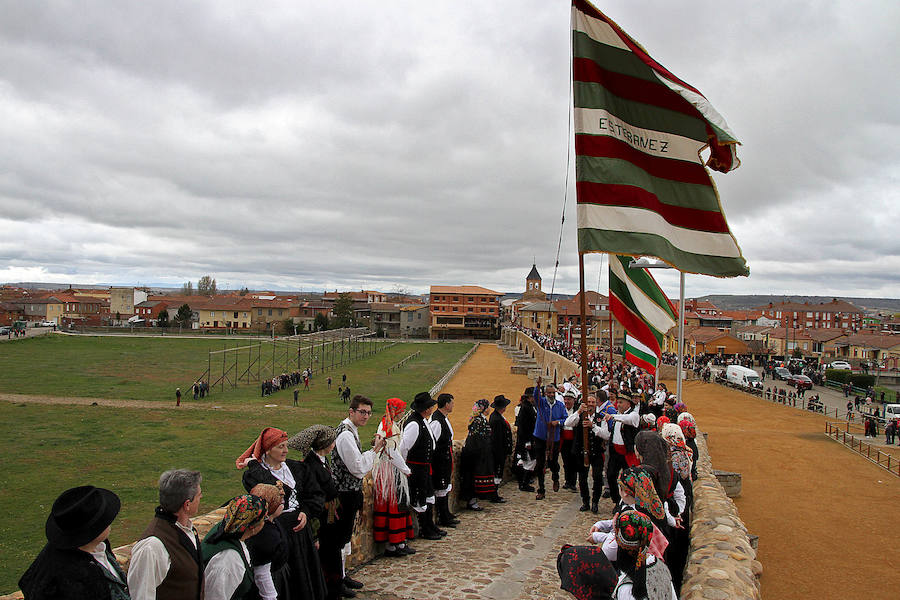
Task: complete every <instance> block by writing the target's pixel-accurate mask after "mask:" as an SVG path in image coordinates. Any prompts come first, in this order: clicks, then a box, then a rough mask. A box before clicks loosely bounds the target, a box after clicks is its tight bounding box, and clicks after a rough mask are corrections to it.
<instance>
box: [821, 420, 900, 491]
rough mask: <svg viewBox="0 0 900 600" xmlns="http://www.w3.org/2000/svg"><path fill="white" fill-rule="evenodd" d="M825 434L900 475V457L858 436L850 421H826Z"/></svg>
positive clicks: (890, 471) (892, 472)
mask: <svg viewBox="0 0 900 600" xmlns="http://www.w3.org/2000/svg"><path fill="white" fill-rule="evenodd" d="M825 435H827V436H828V437H830V438H831V439H833V440H834V441H836V442H840V443H841V444H843V445H844V446H846V447H847V448H850V449H851V450H853V451H854V452H856V453H857V454H859V455H860V456H862V457H864V458H866V459H867V460H869V461H871V462H872V463H874V464H876V465H878V466H879V467H881V468H883V469H885V470H886V471H888V472H889V473H891V474H892V475H896V476H897V477H900V458H898V457H896V456H893V455H891V454H888V453H887V452H882V451H881V450H879V449H878V448H876V447H874V446H872V444H869V443H867V442H864V441H862V440H861V439H859V438H857V437H856V436H855V435H853V434H852V433H850V423H847V422H832V421H826V422H825Z"/></svg>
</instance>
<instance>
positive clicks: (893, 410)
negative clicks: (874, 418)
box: [884, 404, 900, 421]
mask: <svg viewBox="0 0 900 600" xmlns="http://www.w3.org/2000/svg"><path fill="white" fill-rule="evenodd" d="M884 419H885V421H893V420H894V419H900V404H885V405H884Z"/></svg>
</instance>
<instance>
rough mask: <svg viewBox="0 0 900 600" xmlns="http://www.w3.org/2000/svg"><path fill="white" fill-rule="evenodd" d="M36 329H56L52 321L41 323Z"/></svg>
mask: <svg viewBox="0 0 900 600" xmlns="http://www.w3.org/2000/svg"><path fill="white" fill-rule="evenodd" d="M38 327H56V323H54V322H53V321H41V322H40V324H39V325H38Z"/></svg>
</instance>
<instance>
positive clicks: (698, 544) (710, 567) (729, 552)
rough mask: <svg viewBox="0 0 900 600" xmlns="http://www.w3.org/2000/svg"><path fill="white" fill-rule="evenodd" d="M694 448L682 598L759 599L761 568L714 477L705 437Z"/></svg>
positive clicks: (748, 538)
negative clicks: (697, 453) (695, 456)
mask: <svg viewBox="0 0 900 600" xmlns="http://www.w3.org/2000/svg"><path fill="white" fill-rule="evenodd" d="M697 447H698V448H699V450H700V456H699V459H698V461H697V474H698V479H697V481H695V482H694V517H693V522H692V523H691V548H690V557H689V558H688V564H687V567H686V569H685V576H684V583H683V584H682V587H681V599H682V600H758V599H759V598H761V594H760V586H759V581H758V577H759V576H760V575H762V565H761V564H760V563H759V562H758V561H757V560H756V550H755V549H754V548H753V545H752V543H751V536H750V535H749V534H748V533H747V528H746V527H745V526H744V523H743V521H741V518H740V516H739V515H738V510H737V507H736V506H735V505H734V502H732V501H731V499H730V498H729V497H728V495H727V494H726V493H725V489H724V488H723V487H722V485H721V484H720V483H719V481H718V479H717V478H716V475H715V473H714V471H713V468H712V460H711V459H710V456H709V449H708V447H707V445H706V440H705V439H704V436H702V435H700V436H697Z"/></svg>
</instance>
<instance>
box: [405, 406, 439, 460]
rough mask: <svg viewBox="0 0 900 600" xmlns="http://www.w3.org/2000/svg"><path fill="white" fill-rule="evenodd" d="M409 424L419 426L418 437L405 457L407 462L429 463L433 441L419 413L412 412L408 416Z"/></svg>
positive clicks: (432, 454) (432, 453)
mask: <svg viewBox="0 0 900 600" xmlns="http://www.w3.org/2000/svg"><path fill="white" fill-rule="evenodd" d="M409 422H410V423H415V424H416V425H418V426H419V435H418V437H417V438H416V442H415V443H414V444H413V446H412V448H410V449H409V453H408V454H407V455H406V460H407V462H410V461H411V462H414V463H431V458H432V457H433V456H434V440H433V439H432V438H431V433H430V432H429V431H428V425H426V424H425V419H423V418H422V415H420V414H419V413H417V412H414V413H412V414H411V415H409Z"/></svg>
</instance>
